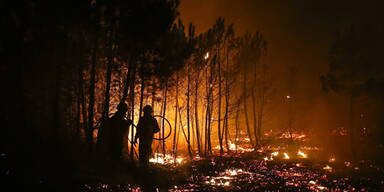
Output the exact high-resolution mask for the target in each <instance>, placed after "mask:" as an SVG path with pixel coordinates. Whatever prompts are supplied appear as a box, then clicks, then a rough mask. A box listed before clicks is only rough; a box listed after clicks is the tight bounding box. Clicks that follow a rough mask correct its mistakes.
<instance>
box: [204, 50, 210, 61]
mask: <svg viewBox="0 0 384 192" xmlns="http://www.w3.org/2000/svg"><path fill="white" fill-rule="evenodd" d="M208 58H209V52H207V53H206V54H205V55H204V59H205V60H207V59H208Z"/></svg>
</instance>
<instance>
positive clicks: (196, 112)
mask: <svg viewBox="0 0 384 192" xmlns="http://www.w3.org/2000/svg"><path fill="white" fill-rule="evenodd" d="M198 79H199V73H198V72H197V71H196V77H195V125H196V126H195V129H196V141H197V151H198V153H199V156H201V155H202V154H201V147H200V131H199V116H198V99H197V90H198V88H199V86H198Z"/></svg>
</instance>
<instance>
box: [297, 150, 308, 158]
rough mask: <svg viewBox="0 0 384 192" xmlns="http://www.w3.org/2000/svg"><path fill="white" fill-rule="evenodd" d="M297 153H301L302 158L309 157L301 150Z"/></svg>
mask: <svg viewBox="0 0 384 192" xmlns="http://www.w3.org/2000/svg"><path fill="white" fill-rule="evenodd" d="M297 154H298V155H300V156H301V157H302V158H307V157H308V155H307V154H305V153H303V152H302V151H300V150H299V151H298V152H297Z"/></svg>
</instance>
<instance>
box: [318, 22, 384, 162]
mask: <svg viewBox="0 0 384 192" xmlns="http://www.w3.org/2000/svg"><path fill="white" fill-rule="evenodd" d="M382 31H383V27H382V26H377V25H369V24H362V25H352V26H350V27H348V28H346V29H344V30H343V31H341V32H339V33H338V35H337V38H336V41H335V42H334V43H333V45H332V47H331V48H330V51H329V71H328V73H327V74H325V75H322V76H321V77H320V81H321V83H322V86H323V89H324V90H325V91H333V92H337V93H339V94H341V95H343V96H345V97H347V98H348V99H349V137H350V147H351V153H352V157H353V158H354V159H355V158H356V151H355V148H356V145H355V144H356V139H357V138H356V134H357V130H356V127H355V126H354V123H353V122H354V117H355V104H356V103H355V102H356V101H357V99H358V98H359V97H360V96H361V95H362V94H371V95H374V96H379V95H382V94H381V93H382V90H383V89H382V88H381V87H382V85H383V80H384V77H383V73H382V71H383V70H384V67H383V65H382V64H381V62H380V61H382V58H381V53H382V52H383V46H382V44H383V43H384V38H383V36H382Z"/></svg>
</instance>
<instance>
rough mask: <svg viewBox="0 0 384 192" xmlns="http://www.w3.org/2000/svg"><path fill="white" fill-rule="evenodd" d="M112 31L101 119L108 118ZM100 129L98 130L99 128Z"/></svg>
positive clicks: (112, 54) (112, 55)
mask: <svg viewBox="0 0 384 192" xmlns="http://www.w3.org/2000/svg"><path fill="white" fill-rule="evenodd" d="M112 36H113V31H111V35H110V40H109V41H110V45H109V49H110V55H109V58H108V64H107V73H106V74H105V80H106V81H107V82H106V86H105V94H104V107H103V115H102V120H103V121H105V120H107V119H108V118H109V100H110V93H109V91H110V89H111V76H112V66H113V58H114V53H113V52H114V51H113V37H112ZM99 131H100V130H99Z"/></svg>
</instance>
